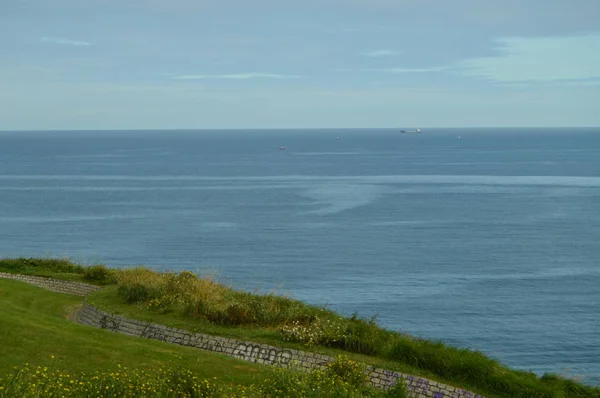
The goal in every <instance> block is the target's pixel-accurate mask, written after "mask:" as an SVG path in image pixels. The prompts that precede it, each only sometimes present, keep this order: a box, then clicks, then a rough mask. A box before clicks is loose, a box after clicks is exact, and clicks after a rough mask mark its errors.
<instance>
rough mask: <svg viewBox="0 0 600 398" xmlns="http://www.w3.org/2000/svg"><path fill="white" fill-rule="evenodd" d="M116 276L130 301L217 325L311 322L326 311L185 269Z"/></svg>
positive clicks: (133, 271)
mask: <svg viewBox="0 0 600 398" xmlns="http://www.w3.org/2000/svg"><path fill="white" fill-rule="evenodd" d="M115 279H116V281H117V284H118V289H117V294H118V295H119V296H120V297H121V298H122V299H123V300H124V301H125V302H127V303H129V304H136V305H139V306H143V307H146V308H149V309H154V310H157V311H164V312H172V311H177V312H182V313H185V314H186V315H188V316H190V317H193V318H204V319H208V320H209V321H211V322H213V323H216V324H219V325H258V326H264V327H269V326H274V325H279V324H281V323H285V322H294V321H298V322H312V321H314V320H315V319H317V317H318V316H319V315H322V314H323V313H324V312H325V310H323V309H319V308H317V307H311V306H308V305H306V304H303V303H302V302H299V301H296V300H292V299H289V298H286V297H281V296H277V295H274V294H263V295H259V294H253V293H247V292H240V291H236V290H233V289H231V288H229V287H227V286H224V285H222V284H219V283H216V282H214V281H213V280H211V279H210V278H198V277H197V276H196V275H194V274H193V273H191V272H188V271H183V272H181V273H172V272H166V273H158V272H154V271H151V270H148V269H146V268H135V269H128V270H122V271H119V272H117V273H116V274H115ZM327 314H328V315H331V314H332V313H331V312H327Z"/></svg>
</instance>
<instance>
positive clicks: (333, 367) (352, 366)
mask: <svg viewBox="0 0 600 398" xmlns="http://www.w3.org/2000/svg"><path fill="white" fill-rule="evenodd" d="M325 374H326V375H327V376H329V377H331V378H336V377H337V378H339V379H340V380H342V381H343V382H344V383H348V384H349V385H351V386H353V387H364V386H365V385H366V384H367V381H368V377H367V374H366V367H365V365H363V364H360V363H358V362H355V361H353V360H351V359H348V357H346V356H342V355H339V356H338V357H337V358H336V360H335V361H333V362H329V363H328V364H327V365H326V366H325Z"/></svg>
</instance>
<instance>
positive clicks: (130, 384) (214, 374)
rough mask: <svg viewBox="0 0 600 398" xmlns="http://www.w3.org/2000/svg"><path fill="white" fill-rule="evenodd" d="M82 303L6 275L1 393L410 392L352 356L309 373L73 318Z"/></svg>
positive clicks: (1, 293)
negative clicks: (378, 377) (380, 386)
mask: <svg viewBox="0 0 600 398" xmlns="http://www.w3.org/2000/svg"><path fill="white" fill-rule="evenodd" d="M79 304H81V298H80V297H75V296H69V295H65V294H60V293H53V292H49V291H45V290H43V289H40V288H38V287H35V286H31V285H28V284H25V283H22V282H17V281H12V280H6V279H0V397H1V398H15V397H24V398H27V397H40V398H41V397H44V398H46V397H59V396H60V397H77V398H79V397H92V396H93V397H142V396H144V397H181V396H190V397H264V396H271V397H294V396H296V397H301V396H313V397H319V396H332V397H347V396H363V397H381V398H383V397H403V396H404V395H403V392H402V390H400V389H398V390H395V391H392V392H391V393H384V392H382V391H377V390H375V389H373V388H370V387H365V383H364V382H365V379H363V378H361V375H362V369H361V366H360V364H358V363H355V362H353V361H349V360H344V359H341V360H338V361H337V362H336V363H335V364H334V365H333V366H331V367H330V368H329V369H327V370H326V371H323V372H314V373H313V374H310V375H304V374H299V373H294V372H288V371H283V370H276V369H272V368H270V367H267V366H264V365H258V364H252V363H248V362H244V361H239V360H236V359H233V358H230V357H227V356H224V355H220V354H216V353H211V352H206V351H202V350H197V349H193V348H187V347H181V346H177V345H171V344H167V343H162V342H159V341H154V340H147V339H140V338H134V337H128V336H124V335H120V334H117V333H112V332H109V331H106V330H102V329H95V328H91V327H88V326H84V325H79V324H76V323H73V322H70V321H68V320H67V315H68V313H69V312H70V311H71V310H72V309H73V308H75V307H76V306H78V305H79ZM185 394H188V395H185Z"/></svg>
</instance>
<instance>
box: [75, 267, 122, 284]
mask: <svg viewBox="0 0 600 398" xmlns="http://www.w3.org/2000/svg"><path fill="white" fill-rule="evenodd" d="M83 279H84V280H86V281H88V282H92V283H98V284H101V285H110V284H113V283H115V282H116V276H115V271H113V270H111V269H108V268H106V267H105V266H104V265H93V266H91V267H86V268H85V270H84V271H83Z"/></svg>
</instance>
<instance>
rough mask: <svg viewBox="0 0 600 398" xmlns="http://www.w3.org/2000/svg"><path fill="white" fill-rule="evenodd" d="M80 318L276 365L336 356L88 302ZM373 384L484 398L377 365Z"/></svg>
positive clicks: (419, 397)
mask: <svg viewBox="0 0 600 398" xmlns="http://www.w3.org/2000/svg"><path fill="white" fill-rule="evenodd" d="M78 321H79V322H80V323H82V324H86V325H90V326H94V327H98V328H102V329H107V330H111V331H114V332H118V333H123V334H126V335H129V336H135V337H145V338H148V339H154V340H160V341H164V342H167V343H171V344H179V345H182V346H187V347H194V348H199V349H202V350H208V351H214V352H218V353H221V354H224V355H228V356H231V357H234V358H238V359H242V360H246V361H250V362H257V363H261V364H266V365H274V366H282V367H287V366H291V365H294V366H297V367H298V368H300V369H303V370H310V369H313V368H322V367H324V366H325V365H326V364H327V363H329V362H331V361H333V360H334V358H332V357H329V356H326V355H320V354H316V353H312V352H303V351H298V350H293V349H288V348H279V347H274V346H270V345H266V344H257V343H250V342H247V341H240V340H235V339H229V338H224V337H217V336H210V335H206V334H201V333H191V332H188V331H186V330H181V329H175V328H169V327H166V326H163V325H158V324H154V323H149V322H144V321H139V320H135V319H130V318H125V317H122V316H118V315H112V314H109V313H107V312H104V311H102V310H100V309H97V308H95V307H93V306H91V305H89V304H84V306H83V308H82V309H81V311H80V312H79V318H78ZM368 374H369V378H370V380H371V383H372V384H373V385H374V386H376V387H379V388H389V387H390V386H393V385H394V384H395V383H397V381H398V379H403V380H404V383H405V385H406V387H407V388H408V390H409V392H410V396H411V397H414V398H424V397H429V398H467V397H469V398H483V397H482V396H481V395H476V394H474V393H472V392H469V391H465V390H463V389H460V388H455V387H452V386H449V385H446V384H442V383H438V382H436V381H432V380H428V379H425V378H421V377H416V376H411V375H407V374H403V373H398V372H392V371H389V370H385V369H379V368H374V367H369V368H368Z"/></svg>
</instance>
